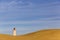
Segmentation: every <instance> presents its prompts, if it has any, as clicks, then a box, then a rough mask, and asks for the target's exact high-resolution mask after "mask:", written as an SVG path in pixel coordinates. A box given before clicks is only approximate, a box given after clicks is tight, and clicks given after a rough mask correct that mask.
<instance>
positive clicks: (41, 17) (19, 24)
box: [0, 0, 60, 35]
mask: <svg viewBox="0 0 60 40" xmlns="http://www.w3.org/2000/svg"><path fill="white" fill-rule="evenodd" d="M14 27H15V28H16V30H17V35H23V34H27V33H31V32H35V31H38V30H43V29H60V0H0V33H1V34H11V35H12V30H13V28H14Z"/></svg>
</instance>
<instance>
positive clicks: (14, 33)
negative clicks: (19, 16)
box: [13, 28, 16, 36]
mask: <svg viewBox="0 0 60 40" xmlns="http://www.w3.org/2000/svg"><path fill="white" fill-rule="evenodd" d="M13 36H16V28H13Z"/></svg>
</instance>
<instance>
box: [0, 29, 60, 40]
mask: <svg viewBox="0 0 60 40" xmlns="http://www.w3.org/2000/svg"><path fill="white" fill-rule="evenodd" d="M0 40H60V29H49V30H40V31H37V32H33V33H29V34H26V35H22V36H15V37H14V36H10V35H4V34H0Z"/></svg>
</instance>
